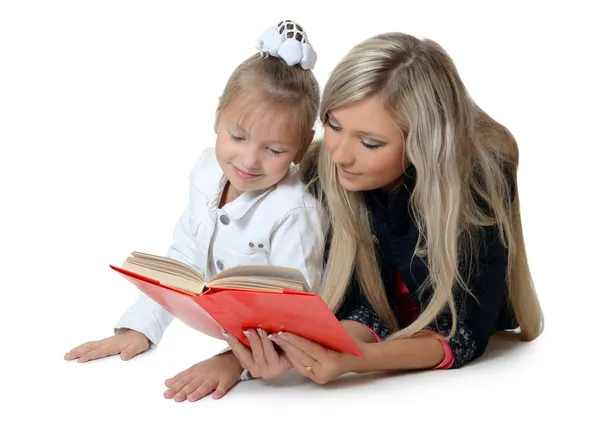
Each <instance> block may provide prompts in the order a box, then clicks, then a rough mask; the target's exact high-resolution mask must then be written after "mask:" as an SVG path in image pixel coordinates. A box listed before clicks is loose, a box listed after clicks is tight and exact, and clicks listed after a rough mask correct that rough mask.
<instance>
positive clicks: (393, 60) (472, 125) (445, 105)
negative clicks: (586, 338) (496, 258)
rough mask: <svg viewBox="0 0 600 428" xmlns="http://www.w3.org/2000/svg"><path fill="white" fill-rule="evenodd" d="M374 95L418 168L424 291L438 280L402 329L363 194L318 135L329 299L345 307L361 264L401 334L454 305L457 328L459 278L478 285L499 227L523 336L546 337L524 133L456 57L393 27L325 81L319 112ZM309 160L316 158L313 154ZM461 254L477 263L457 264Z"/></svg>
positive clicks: (382, 311)
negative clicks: (525, 191)
mask: <svg viewBox="0 0 600 428" xmlns="http://www.w3.org/2000/svg"><path fill="white" fill-rule="evenodd" d="M375 95H376V96H379V97H381V98H382V99H383V101H384V102H385V105H386V108H387V109H388V110H389V112H390V113H391V115H392V116H393V117H394V118H395V119H396V123H397V124H398V126H399V127H400V129H401V130H402V132H403V134H404V137H405V143H406V152H407V156H408V158H409V161H410V163H411V164H412V165H414V168H415V170H416V174H417V180H416V184H415V188H414V191H413V193H412V195H411V199H410V205H411V214H412V215H413V218H414V221H415V223H416V225H417V227H418V229H419V241H418V244H417V248H415V252H414V257H422V258H424V260H426V263H427V265H428V268H429V277H428V281H427V283H426V284H424V285H423V289H425V288H426V287H431V292H432V294H431V299H430V301H429V303H428V305H427V307H426V308H424V310H423V311H422V313H421V314H420V315H419V317H418V318H417V319H416V320H415V321H414V322H413V323H412V324H411V325H409V326H407V327H405V328H402V329H400V327H399V326H398V323H397V321H396V318H395V316H394V312H393V311H392V309H391V307H390V304H389V302H388V301H387V298H386V293H385V290H384V285H383V281H382V278H381V274H380V271H379V268H378V262H377V258H376V255H375V250H374V244H373V239H372V234H371V233H372V232H371V224H370V221H371V220H370V217H369V213H368V211H367V208H366V205H365V202H364V199H363V194H362V192H348V191H346V190H345V189H344V188H342V186H341V185H340V183H339V181H338V179H337V176H336V169H335V166H334V164H333V162H332V159H331V156H330V154H329V152H328V151H327V150H325V149H323V150H321V149H320V147H321V146H322V144H319V143H318V142H315V144H313V145H312V146H311V151H312V149H313V148H314V149H315V150H316V151H318V152H319V153H318V160H317V162H318V164H317V166H316V167H315V168H317V172H318V180H319V182H320V186H317V188H320V189H321V194H320V197H321V199H322V201H323V204H324V206H325V207H326V210H325V211H326V214H327V217H328V224H329V233H331V247H330V252H329V257H328V261H327V265H326V268H325V272H324V279H323V284H322V290H321V292H322V296H323V298H324V300H325V301H326V302H327V304H328V305H329V306H330V307H331V309H332V310H334V311H335V310H337V309H339V308H340V307H341V304H342V302H343V299H344V296H345V294H346V292H347V289H348V286H349V283H350V280H351V276H352V273H353V271H355V272H356V275H357V279H358V281H359V283H360V286H361V289H362V291H363V292H364V294H365V295H366V297H367V298H368V300H369V302H370V303H371V305H372V306H373V308H374V309H375V311H376V312H377V313H378V315H379V316H380V317H381V318H382V319H383V320H384V321H385V322H386V323H387V324H388V325H389V326H390V327H391V328H393V329H394V330H396V332H395V333H394V334H393V335H392V336H391V338H401V337H408V336H411V335H413V334H414V333H416V332H418V331H420V330H422V329H424V328H426V327H428V326H429V325H430V324H431V323H432V321H434V319H435V318H436V317H437V316H438V314H439V313H440V312H441V311H442V310H444V309H446V308H449V310H450V312H451V314H452V329H451V331H450V333H449V335H448V337H451V336H452V335H453V334H454V333H455V331H456V326H457V322H458V319H459V317H458V313H459V310H460V309H461V308H457V302H455V298H454V296H455V295H456V293H455V292H456V291H457V290H456V287H460V288H461V289H463V290H466V291H467V292H469V290H468V288H469V287H468V284H469V274H470V273H471V272H472V271H474V270H475V269H476V267H477V266H476V263H477V258H478V254H477V249H478V248H480V247H479V245H480V242H479V240H480V239H481V227H482V226H497V227H498V229H499V232H500V236H501V239H502V243H503V244H504V245H505V247H507V250H508V251H507V253H508V271H507V275H506V281H507V284H508V293H509V299H510V301H511V303H512V306H513V309H514V312H515V316H516V320H517V322H518V324H519V327H520V330H521V337H522V338H523V339H524V340H532V339H534V338H536V337H537V336H538V335H539V334H540V333H541V332H542V330H543V314H542V310H541V307H540V304H539V302H538V298H537V295H536V292H535V288H534V284H533V280H532V277H531V274H530V271H529V267H528V262H527V256H526V252H525V244H524V240H523V232H522V228H521V218H520V212H519V195H518V190H517V185H516V181H517V176H516V171H517V166H518V161H519V159H518V148H517V143H516V141H515V139H514V138H513V136H512V135H511V133H510V132H509V131H508V130H507V129H506V128H505V127H504V126H502V125H501V124H499V123H498V122H496V121H494V120H493V119H492V118H490V117H489V116H488V115H487V114H486V113H485V112H483V111H482V110H481V109H480V108H479V107H478V106H477V105H476V104H475V103H474V102H473V100H472V99H471V98H470V97H469V95H468V93H467V90H466V89H465V87H464V85H463V83H462V81H461V79H460V77H459V74H458V71H457V70H456V67H455V66H454V64H453V62H452V60H451V59H450V57H449V56H448V55H447V53H446V52H445V51H444V50H443V49H442V48H441V47H440V46H439V45H438V44H436V43H435V42H433V41H431V40H420V39H417V38H415V37H412V36H410V35H406V34H401V33H386V34H381V35H378V36H375V37H372V38H370V39H368V40H366V41H364V42H362V43H360V44H358V45H357V46H355V47H354V48H353V49H352V50H351V51H350V52H349V53H348V54H347V55H346V56H345V57H344V58H343V59H342V61H341V62H340V63H339V64H338V65H337V67H336V68H335V69H334V70H333V72H332V74H331V77H330V78H329V81H328V82H327V84H326V85H325V87H324V93H323V99H322V104H321V111H320V119H321V121H322V122H323V123H325V122H326V121H327V113H328V112H329V111H331V110H332V109H335V108H337V107H340V106H343V105H346V104H348V103H352V102H355V101H359V100H362V99H365V98H367V97H370V96H375ZM314 154H315V153H312V154H311V155H314ZM306 158H307V159H308V160H307V161H306V162H307V164H306V165H308V163H310V162H311V160H310V159H309V158H310V156H307V157H306ZM307 168H308V167H307ZM507 172H508V174H507ZM399 175H400V171H399ZM511 196H512V198H511ZM463 263H464V264H465V266H466V267H467V269H466V270H462V269H460V270H459V264H461V266H462V264H463Z"/></svg>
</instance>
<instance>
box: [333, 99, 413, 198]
mask: <svg viewBox="0 0 600 428" xmlns="http://www.w3.org/2000/svg"><path fill="white" fill-rule="evenodd" d="M325 145H326V147H327V149H328V150H329V152H330V153H331V157H332V160H333V162H334V164H335V166H336V169H337V176H338V180H339V182H340V184H341V185H342V187H343V188H344V189H346V190H348V191H351V192H358V191H363V190H372V189H384V190H390V189H392V188H393V187H394V186H395V185H396V184H397V183H398V182H399V179H400V177H401V176H402V174H403V173H404V171H405V170H406V168H407V167H408V165H409V162H408V157H407V156H406V152H405V146H404V136H403V134H402V132H401V130H400V129H399V128H398V126H397V125H396V123H395V122H394V119H393V117H392V116H391V115H390V114H389V112H388V111H387V110H386V109H385V107H384V105H383V102H382V101H381V100H380V99H379V98H378V97H370V98H366V99H364V100H361V101H358V102H355V103H352V104H348V105H345V106H342V107H338V108H335V109H333V110H330V111H329V112H328V113H327V122H326V124H325Z"/></svg>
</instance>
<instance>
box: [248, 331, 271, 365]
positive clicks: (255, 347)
mask: <svg viewBox="0 0 600 428" xmlns="http://www.w3.org/2000/svg"><path fill="white" fill-rule="evenodd" d="M244 334H245V335H246V337H247V338H248V342H250V349H251V350H252V358H253V359H254V362H255V364H256V365H257V366H258V368H259V370H261V371H262V370H265V369H266V368H267V360H265V351H264V349H263V345H262V340H261V338H260V337H259V336H258V333H257V332H256V330H254V329H248V330H244Z"/></svg>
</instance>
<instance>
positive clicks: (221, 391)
mask: <svg viewBox="0 0 600 428" xmlns="http://www.w3.org/2000/svg"><path fill="white" fill-rule="evenodd" d="M233 385H235V381H233V382H231V381H227V382H226V381H221V382H219V384H218V385H217V388H216V389H215V392H213V393H212V398H214V399H215V400H218V399H220V398H223V397H224V396H225V394H227V392H229V390H230V389H231V387H232V386H233Z"/></svg>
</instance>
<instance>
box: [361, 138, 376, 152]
mask: <svg viewBox="0 0 600 428" xmlns="http://www.w3.org/2000/svg"><path fill="white" fill-rule="evenodd" d="M360 143H361V144H362V145H363V146H365V147H366V148H367V149H369V150H375V149H378V148H379V147H380V146H379V145H377V144H371V143H368V142H367V141H365V140H363V139H362V138H361V139H360Z"/></svg>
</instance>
